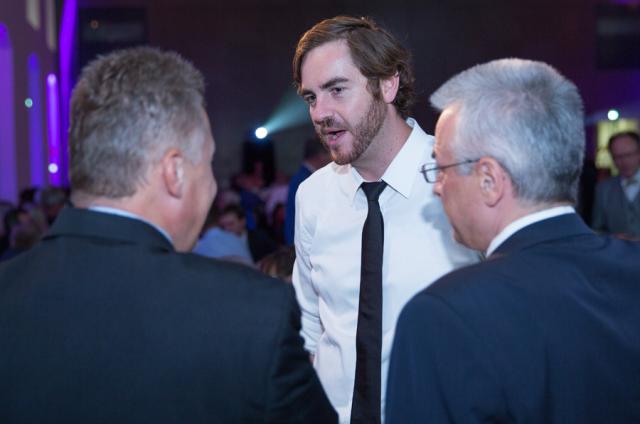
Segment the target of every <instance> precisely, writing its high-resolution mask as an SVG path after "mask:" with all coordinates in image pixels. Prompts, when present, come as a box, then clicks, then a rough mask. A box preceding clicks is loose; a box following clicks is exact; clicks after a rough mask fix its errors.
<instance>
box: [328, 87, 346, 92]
mask: <svg viewBox="0 0 640 424" xmlns="http://www.w3.org/2000/svg"><path fill="white" fill-rule="evenodd" d="M342 90H344V89H343V88H342V87H333V88H332V89H331V92H332V93H333V94H340V93H342Z"/></svg>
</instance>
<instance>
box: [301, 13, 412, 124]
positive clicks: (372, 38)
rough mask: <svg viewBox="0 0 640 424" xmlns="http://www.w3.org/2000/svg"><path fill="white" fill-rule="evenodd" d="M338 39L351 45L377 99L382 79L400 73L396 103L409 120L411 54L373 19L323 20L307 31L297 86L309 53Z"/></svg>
mask: <svg viewBox="0 0 640 424" xmlns="http://www.w3.org/2000/svg"><path fill="white" fill-rule="evenodd" d="M336 40H345V41H346V42H347V45H348V46H349V50H350V52H351V59H352V60H353V63H354V64H355V65H356V67H357V68H358V69H359V71H360V73H361V74H362V75H364V76H365V77H366V78H367V79H368V80H369V83H368V87H369V91H370V92H371V94H372V95H373V96H374V98H379V97H380V85H379V82H380V80H383V79H387V78H390V77H392V76H394V75H395V74H396V73H397V74H398V75H399V77H400V87H399V88H398V93H397V95H396V98H395V100H394V101H393V104H394V105H395V107H396V110H397V111H398V113H399V114H400V116H402V117H403V118H407V117H408V116H409V113H410V110H411V106H412V105H413V102H414V96H415V93H414V76H413V70H412V69H411V64H410V62H411V54H410V53H409V51H408V50H407V49H405V48H404V47H403V46H402V45H401V44H400V43H399V42H398V40H397V39H396V38H394V37H393V36H392V35H391V34H390V33H389V32H387V31H386V30H385V29H383V28H381V27H379V26H378V25H376V23H375V22H374V21H373V20H372V19H370V18H354V17H350V16H337V17H335V18H331V19H326V20H324V21H321V22H319V23H317V24H316V25H315V26H314V27H313V28H311V29H310V30H309V31H307V32H306V33H305V34H304V35H303V36H302V38H301V39H300V41H299V42H298V46H297V48H296V52H295V55H294V57H293V79H294V81H295V83H296V85H297V87H298V88H300V85H301V83H302V63H303V61H304V58H305V56H306V55H307V53H309V52H310V51H311V50H313V49H314V48H316V47H318V46H321V45H322V44H325V43H328V42H331V41H336Z"/></svg>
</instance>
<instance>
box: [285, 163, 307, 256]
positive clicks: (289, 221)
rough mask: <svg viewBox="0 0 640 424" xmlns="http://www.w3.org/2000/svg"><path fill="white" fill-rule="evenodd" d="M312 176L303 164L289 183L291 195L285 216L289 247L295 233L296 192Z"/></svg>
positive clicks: (286, 241)
mask: <svg viewBox="0 0 640 424" xmlns="http://www.w3.org/2000/svg"><path fill="white" fill-rule="evenodd" d="M310 176H311V170H310V169H309V168H307V166H306V165H304V164H302V165H301V166H300V169H298V172H296V173H295V174H294V175H293V177H291V180H290V181H289V193H288V194H287V209H286V210H285V215H284V241H285V243H287V244H288V245H293V234H294V231H295V218H296V192H297V191H298V187H299V186H300V184H302V182H303V181H304V180H306V179H307V178H309V177H310Z"/></svg>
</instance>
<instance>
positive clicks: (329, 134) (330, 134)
mask: <svg viewBox="0 0 640 424" xmlns="http://www.w3.org/2000/svg"><path fill="white" fill-rule="evenodd" d="M345 132H346V131H345V130H342V129H331V130H324V131H323V134H324V138H325V140H326V142H327V143H328V144H329V145H334V144H336V143H337V142H338V141H339V140H340V138H341V137H342V135H343V134H344V133H345Z"/></svg>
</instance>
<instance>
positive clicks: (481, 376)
mask: <svg viewBox="0 0 640 424" xmlns="http://www.w3.org/2000/svg"><path fill="white" fill-rule="evenodd" d="M431 102H432V104H433V105H434V106H435V107H436V108H437V109H439V110H441V111H442V114H441V115H440V118H439V120H438V124H437V126H436V143H435V147H434V158H435V163H431V164H426V165H425V167H424V168H423V171H424V175H425V179H426V180H427V182H428V183H431V184H433V186H432V187H433V191H434V193H435V194H437V195H438V196H439V197H440V198H441V199H442V203H443V205H444V209H445V212H446V213H447V216H448V217H449V220H450V222H451V224H452V226H453V228H454V234H455V237H456V239H457V240H458V241H460V242H461V243H463V244H464V245H466V246H468V247H470V248H473V249H476V250H481V251H484V252H486V257H487V260H486V261H483V262H481V263H479V264H475V265H472V266H469V267H465V268H463V269H460V270H456V271H454V272H452V273H450V274H448V275H447V276H445V277H443V278H441V279H440V280H438V281H436V282H435V283H434V284H432V285H431V286H430V287H429V288H427V289H426V290H424V291H422V292H421V293H420V294H418V295H417V296H415V297H414V298H413V299H412V300H411V301H410V302H409V303H408V304H407V305H406V306H405V308H404V310H403V311H402V314H401V315H400V318H399V319H398V326H397V330H396V338H395V341H394V344H393V351H392V354H391V363H390V366H389V381H388V386H387V387H388V393H387V424H393V423H402V424H406V423H417V422H428V423H465V424H466V423H486V422H493V423H513V422H522V423H524V422H528V423H551V422H565V423H594V424H595V423H601V422H615V423H632V422H638V419H639V418H640V407H639V405H640V404H639V403H638V399H640V386H639V385H638V384H637V375H638V372H637V371H638V366H637V359H638V354H639V352H640V339H639V338H638V337H637V336H636V334H637V332H636V329H637V328H638V325H639V323H640V308H638V307H637V303H638V300H639V299H640V285H639V284H638V275H640V261H639V260H638V258H640V245H638V243H633V242H629V241H621V240H616V239H611V238H608V237H600V236H598V235H596V234H594V233H593V231H591V230H590V229H589V228H588V227H587V226H586V225H585V223H584V222H583V221H582V220H581V219H580V217H579V216H578V215H577V214H576V213H575V211H574V209H573V207H572V205H573V204H575V201H576V198H577V189H578V180H579V176H580V171H581V168H582V158H583V156H584V146H585V139H584V121H583V107H582V100H581V98H580V95H579V93H578V90H577V88H576V87H575V85H573V84H572V83H571V82H570V81H568V80H567V79H565V78H564V77H562V76H561V75H560V74H559V73H558V72H557V71H556V70H555V69H553V68H551V67H550V66H548V65H546V64H544V63H540V62H532V61H527V60H519V59H505V60H497V61H493V62H489V63H487V64H483V65H478V66H475V67H473V68H471V69H469V70H467V71H464V72H462V73H461V74H459V75H457V76H455V77H453V78H452V79H451V80H449V81H448V82H447V83H445V84H444V85H443V86H442V87H441V88H440V89H438V90H437V91H436V92H435V93H434V94H433V95H432V97H431ZM425 185H426V184H425Z"/></svg>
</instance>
